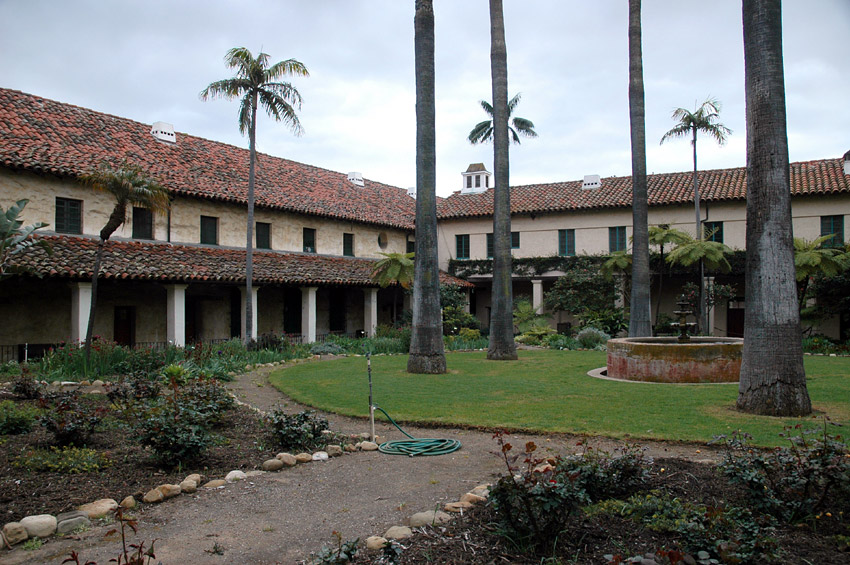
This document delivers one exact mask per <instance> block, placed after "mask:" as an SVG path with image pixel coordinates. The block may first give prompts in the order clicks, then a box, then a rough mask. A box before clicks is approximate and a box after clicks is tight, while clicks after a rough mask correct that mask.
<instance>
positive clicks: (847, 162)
mask: <svg viewBox="0 0 850 565" xmlns="http://www.w3.org/2000/svg"><path fill="white" fill-rule="evenodd" d="M844 174H845V175H850V151H848V152H847V153H845V154H844Z"/></svg>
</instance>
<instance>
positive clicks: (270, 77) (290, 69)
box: [263, 59, 310, 82]
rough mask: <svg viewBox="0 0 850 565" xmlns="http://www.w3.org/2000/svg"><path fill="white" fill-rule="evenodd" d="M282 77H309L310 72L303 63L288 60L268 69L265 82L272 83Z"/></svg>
mask: <svg viewBox="0 0 850 565" xmlns="http://www.w3.org/2000/svg"><path fill="white" fill-rule="evenodd" d="M282 76H297V77H309V76H310V71H308V70H307V67H306V66H304V63H302V62H301V61H296V60H295V59H287V60H285V61H280V62H278V63H275V64H274V65H272V66H271V67H269V68H268V69H266V73H265V80H264V81H263V82H272V81H275V80H277V79H279V78H280V77H282Z"/></svg>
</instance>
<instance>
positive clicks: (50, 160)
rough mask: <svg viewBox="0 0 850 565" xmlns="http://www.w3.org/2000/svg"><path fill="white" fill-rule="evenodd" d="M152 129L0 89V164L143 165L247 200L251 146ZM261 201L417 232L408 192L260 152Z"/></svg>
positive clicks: (163, 176) (180, 187)
mask: <svg viewBox="0 0 850 565" xmlns="http://www.w3.org/2000/svg"><path fill="white" fill-rule="evenodd" d="M150 129H151V128H150V126H149V125H145V124H142V123H139V122H134V121H132V120H128V119H126V118H119V117H116V116H110V115H108V114H102V113H100V112H95V111H94V110H88V109H86V108H80V107H78V106H72V105H70V104H63V103H60V102H55V101H53V100H47V99H45V98H40V97H38V96H33V95H31V94H25V93H23V92H19V91H16V90H9V89H5V88H0V164H2V165H3V166H6V167H10V168H16V169H26V170H31V171H34V172H42V173H51V174H55V175H59V176H70V177H76V176H77V175H79V174H80V173H83V172H86V171H89V170H91V169H93V168H95V167H97V166H98V165H99V164H100V163H101V162H103V161H104V160H105V161H109V162H112V163H113V164H117V163H120V162H121V161H122V160H123V159H125V158H126V159H128V160H130V161H134V162H136V163H138V164H140V165H141V166H142V167H143V168H145V169H146V170H147V171H148V172H149V173H150V174H151V176H153V177H154V178H156V179H157V180H158V181H159V182H161V183H162V184H163V185H164V186H165V187H166V188H168V189H169V190H170V191H172V192H174V193H176V194H181V195H185V196H195V197H201V198H210V199H215V200H222V201H226V202H239V203H243V204H245V205H247V201H248V200H247V191H248V150H247V149H241V148H239V147H235V146H233V145H227V144H224V143H219V142H216V141H210V140H208V139H202V138H200V137H194V136H191V135H187V134H185V133H178V134H177V143H176V144H169V143H166V142H162V141H158V140H156V139H154V137H153V136H152V135H151V134H150ZM255 194H256V205H257V206H260V207H265V208H274V209H280V210H286V211H290V212H296V213H302V214H312V215H317V216H324V217H328V218H337V219H343V220H347V221H353V222H359V223H367V224H376V225H381V226H390V227H397V228H402V229H409V230H412V229H413V224H414V219H415V216H416V209H415V208H416V203H415V201H414V200H413V199H412V198H410V197H409V196H407V193H406V191H405V190H404V189H401V188H397V187H394V186H389V185H386V184H381V183H378V182H375V181H371V180H367V181H366V185H365V186H363V187H358V186H354V185H353V184H351V183H350V182H348V180H347V176H346V175H345V174H342V173H336V172H333V171H329V170H327V169H321V168H319V167H313V166H310V165H304V164H301V163H296V162H294V161H288V160H286V159H280V158H278V157H272V156H270V155H265V154H262V153H261V154H259V155H258V168H257V179H256V193H255Z"/></svg>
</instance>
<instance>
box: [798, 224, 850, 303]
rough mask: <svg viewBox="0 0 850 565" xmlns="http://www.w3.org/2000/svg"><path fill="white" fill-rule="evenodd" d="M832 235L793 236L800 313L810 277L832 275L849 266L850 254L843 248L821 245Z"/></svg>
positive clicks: (841, 271)
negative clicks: (815, 237)
mask: <svg viewBox="0 0 850 565" xmlns="http://www.w3.org/2000/svg"><path fill="white" fill-rule="evenodd" d="M834 236H835V234H829V235H822V236H821V237H819V238H817V239H813V240H807V239H803V238H801V237H795V238H794V268H795V271H796V279H797V287H798V292H797V298H798V301H799V303H800V313H801V314H802V312H803V308H804V307H805V305H806V293H807V292H808V289H809V283H810V282H811V280H812V277H814V276H816V275H823V276H826V277H834V276H836V275H838V274H840V273H843V272H844V271H846V270H847V269H848V268H850V254H848V253H847V252H846V251H845V250H844V249H843V248H838V247H824V246H823V244H824V243H826V242H827V241H829V240H830V239H832V238H833V237H834Z"/></svg>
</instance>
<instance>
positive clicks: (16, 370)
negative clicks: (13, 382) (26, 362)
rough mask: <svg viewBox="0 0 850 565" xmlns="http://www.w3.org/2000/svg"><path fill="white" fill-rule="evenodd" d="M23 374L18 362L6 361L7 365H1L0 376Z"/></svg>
mask: <svg viewBox="0 0 850 565" xmlns="http://www.w3.org/2000/svg"><path fill="white" fill-rule="evenodd" d="M21 373H22V369H21V366H20V365H19V364H18V362H17V361H15V360H12V361H6V362H5V363H0V376H11V377H14V376H17V375H20V374H21Z"/></svg>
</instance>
